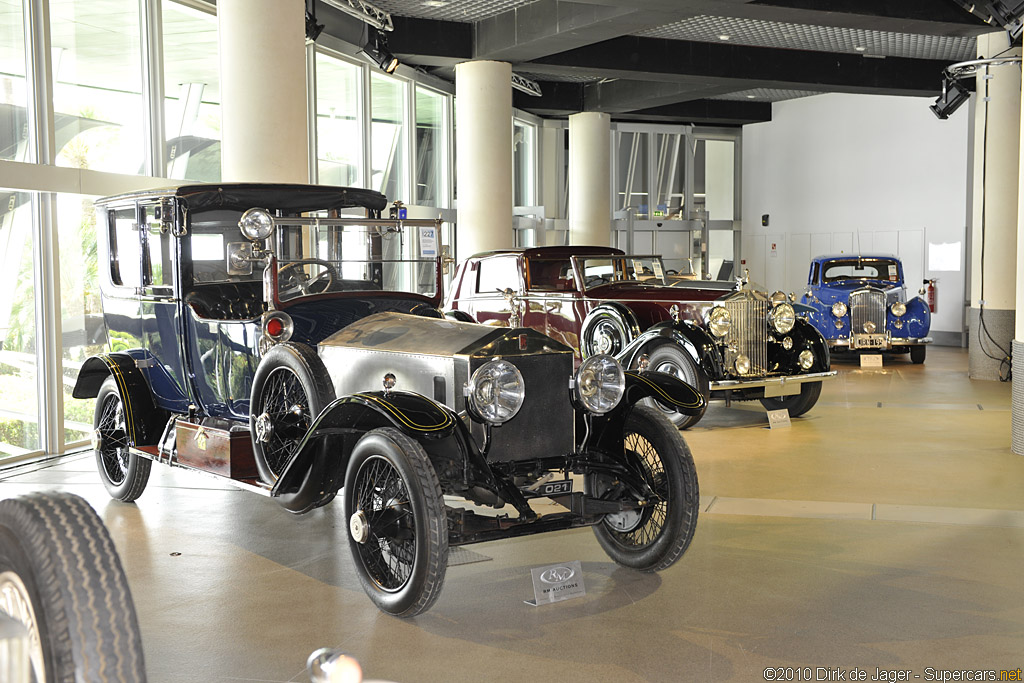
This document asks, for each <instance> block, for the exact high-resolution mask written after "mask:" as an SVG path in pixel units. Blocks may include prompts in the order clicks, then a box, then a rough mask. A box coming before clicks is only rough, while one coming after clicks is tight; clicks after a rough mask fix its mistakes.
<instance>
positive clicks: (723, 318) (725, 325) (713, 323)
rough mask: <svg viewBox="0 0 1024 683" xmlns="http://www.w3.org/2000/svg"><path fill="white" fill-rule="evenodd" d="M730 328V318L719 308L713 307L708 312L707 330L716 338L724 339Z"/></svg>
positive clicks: (724, 310)
mask: <svg viewBox="0 0 1024 683" xmlns="http://www.w3.org/2000/svg"><path fill="white" fill-rule="evenodd" d="M730 327H732V316H731V315H730V314H729V311H727V310H726V309H724V308H722V307H721V306H715V307H714V308H712V309H711V310H710V311H709V312H708V329H709V330H711V334H713V335H715V336H716V337H724V336H725V335H726V334H728V333H729V328H730Z"/></svg>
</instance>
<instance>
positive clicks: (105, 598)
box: [0, 492, 146, 683]
mask: <svg viewBox="0 0 1024 683" xmlns="http://www.w3.org/2000/svg"><path fill="white" fill-rule="evenodd" d="M0 613H4V614H6V615H7V616H8V617H10V618H11V619H13V620H14V621H16V622H18V623H20V624H21V625H23V626H24V627H25V630H26V631H27V632H28V634H29V647H28V653H27V654H28V659H29V669H30V671H31V672H32V673H31V675H30V676H29V678H28V679H27V680H32V681H38V682H39V683H54V682H56V681H138V682H140V683H143V682H144V681H145V680H146V669H145V666H144V660H143V652H142V636H141V635H140V633H139V624H138V619H137V618H136V614H135V607H134V605H133V604H132V599H131V593H130V592H129V590H128V582H127V580H126V579H125V575H124V570H123V568H122V566H121V561H120V559H119V558H118V556H117V551H116V550H115V548H114V543H113V541H112V540H111V538H110V533H109V532H108V531H107V528H106V527H105V526H104V525H103V522H102V520H101V519H100V518H99V515H97V514H96V512H95V511H94V510H93V509H92V508H91V507H90V506H89V504H88V503H86V502H85V500H83V499H82V498H80V497H79V496H75V495H72V494H70V493H58V492H49V493H33V494H29V495H25V496H19V497H17V498H9V499H7V500H4V501H2V502H0ZM5 649H6V648H5ZM13 652H14V653H15V658H14V662H15V664H17V661H18V659H17V653H18V650H16V649H15V650H14V651H13ZM6 654H7V655H8V656H10V654H11V651H8V652H7V653H6ZM5 663H7V660H6V658H5ZM15 670H19V669H18V667H17V665H16V666H15ZM5 671H6V668H5ZM4 680H7V679H6V678H5V679H4ZM19 680H20V679H19Z"/></svg>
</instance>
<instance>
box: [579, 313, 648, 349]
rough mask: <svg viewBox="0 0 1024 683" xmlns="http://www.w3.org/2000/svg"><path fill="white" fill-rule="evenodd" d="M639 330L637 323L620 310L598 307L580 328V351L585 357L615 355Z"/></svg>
mask: <svg viewBox="0 0 1024 683" xmlns="http://www.w3.org/2000/svg"><path fill="white" fill-rule="evenodd" d="M638 332H639V330H638V329H637V326H636V323H635V322H634V321H632V320H629V319H627V318H626V317H625V316H624V314H623V313H620V312H619V311H618V310H615V309H613V308H603V307H602V308H596V309H594V310H593V311H591V313H590V315H588V316H587V319H586V320H584V321H583V325H582V327H581V328H580V351H581V352H582V353H583V357H584V358H589V357H590V356H593V355H595V354H598V353H604V354H607V355H609V356H614V355H616V354H618V353H619V352H620V351H622V349H624V348H626V344H628V343H629V342H630V341H632V340H633V337H634V336H636V334H637V333H638Z"/></svg>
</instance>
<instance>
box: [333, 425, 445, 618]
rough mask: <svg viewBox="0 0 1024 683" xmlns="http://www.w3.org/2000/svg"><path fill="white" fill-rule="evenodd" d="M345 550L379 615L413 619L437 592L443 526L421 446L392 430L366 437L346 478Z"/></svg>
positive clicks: (438, 492)
mask: <svg viewBox="0 0 1024 683" xmlns="http://www.w3.org/2000/svg"><path fill="white" fill-rule="evenodd" d="M344 508H345V516H346V519H347V520H348V536H349V547H350V549H351V551H352V559H353V560H354V562H355V565H356V573H357V574H358V575H359V580H360V583H361V584H362V586H363V590H364V591H366V594H367V595H368V596H369V597H370V599H371V600H373V602H374V603H375V604H376V605H377V607H379V608H380V609H381V610H383V611H384V612H387V613H388V614H394V615H396V616H401V617H411V616H414V615H416V614H419V613H421V612H424V611H426V610H427V609H429V608H430V606H431V605H433V604H434V602H435V601H436V600H437V598H438V596H439V595H440V594H441V587H442V585H443V583H444V575H445V571H446V570H447V567H448V521H447V516H446V513H445V508H444V503H443V499H442V497H441V485H440V483H439V482H438V479H437V474H436V473H435V472H434V467H433V465H432V464H431V462H430V459H429V458H428V457H427V454H426V451H424V450H423V447H422V446H421V445H420V444H419V443H418V442H416V441H414V440H413V439H411V438H409V437H408V436H406V435H405V434H403V433H402V432H400V431H398V430H397V429H394V428H392V427H383V428H380V429H374V430H373V431H370V432H367V433H366V434H365V435H364V436H363V437H362V438H361V439H360V440H359V442H358V443H357V444H356V446H355V448H354V449H353V450H352V456H351V458H350V459H349V463H348V467H347V471H346V475H345V493H344Z"/></svg>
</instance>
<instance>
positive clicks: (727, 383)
mask: <svg viewBox="0 0 1024 683" xmlns="http://www.w3.org/2000/svg"><path fill="white" fill-rule="evenodd" d="M835 376H836V371H835V370H830V371H828V372H814V373H811V374H809V375H791V376H789V377H752V378H750V379H723V380H719V381H715V382H711V391H712V392H715V391H731V390H732V389H757V388H759V387H764V396H765V398H772V397H775V396H789V395H792V394H798V393H800V385H801V384H806V383H807V382H821V381H824V380H826V379H832V378H833V377H835Z"/></svg>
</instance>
